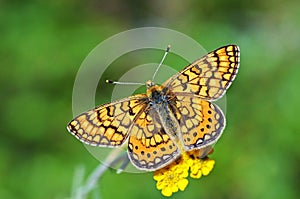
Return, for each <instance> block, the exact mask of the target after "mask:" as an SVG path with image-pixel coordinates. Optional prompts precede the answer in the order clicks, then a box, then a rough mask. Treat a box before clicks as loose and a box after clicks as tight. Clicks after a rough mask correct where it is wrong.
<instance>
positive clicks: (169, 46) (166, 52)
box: [152, 45, 171, 81]
mask: <svg viewBox="0 0 300 199" xmlns="http://www.w3.org/2000/svg"><path fill="white" fill-rule="evenodd" d="M170 48H171V45H168V46H167V49H166V51H165V54H164V56H163V58H162V59H161V61H160V63H159V65H158V66H157V68H156V71H155V72H154V74H153V77H152V81H153V80H154V77H155V76H156V73H157V71H158V70H159V68H160V66H161V65H162V63H163V62H164V60H165V58H166V56H167V54H168V52H169V51H170Z"/></svg>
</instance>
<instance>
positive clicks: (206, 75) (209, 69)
mask: <svg viewBox="0 0 300 199" xmlns="http://www.w3.org/2000/svg"><path fill="white" fill-rule="evenodd" d="M239 62H240V51H239V48H238V46H236V45H229V46H224V47H221V48H219V49H217V50H215V51H212V52H210V53H208V54H207V55H205V56H203V57H202V58H200V59H198V60H196V61H195V62H193V63H192V64H190V65H189V66H187V67H186V68H184V69H183V70H182V71H180V72H179V73H177V74H175V75H174V76H173V77H171V78H170V79H169V80H168V81H166V82H165V83H164V84H163V87H166V88H167V89H168V90H169V92H172V94H173V95H174V96H176V97H177V100H178V103H177V104H179V105H178V107H177V108H179V112H180V113H181V115H182V118H181V119H180V121H179V122H180V126H181V134H182V141H183V143H184V145H185V149H186V150H193V149H199V148H203V147H205V146H207V145H212V144H214V143H215V142H216V141H217V140H218V139H219V138H220V136H221V134H222V132H223V129H224V128H225V117H224V115H223V113H222V111H221V109H220V108H219V107H218V106H217V105H214V104H213V103H211V102H210V101H215V100H217V99H219V98H221V97H222V96H223V95H224V94H225V92H226V90H227V89H228V88H229V86H230V85H231V83H232V81H233V80H234V79H235V76H236V74H237V72H238V68H239Z"/></svg>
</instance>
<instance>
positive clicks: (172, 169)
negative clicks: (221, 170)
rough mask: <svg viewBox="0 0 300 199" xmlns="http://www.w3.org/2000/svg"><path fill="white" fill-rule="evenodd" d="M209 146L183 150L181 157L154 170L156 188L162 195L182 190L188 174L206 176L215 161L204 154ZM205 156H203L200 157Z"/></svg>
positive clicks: (194, 176) (196, 176)
mask: <svg viewBox="0 0 300 199" xmlns="http://www.w3.org/2000/svg"><path fill="white" fill-rule="evenodd" d="M209 152H211V148H210V149H209V150H208V151H207V149H200V150H194V151H189V152H185V153H184V154H182V156H181V158H180V159H179V160H177V161H175V162H173V163H172V164H170V165H168V166H167V167H164V168H162V169H159V170H157V171H155V172H154V176H153V179H154V180H156V181H157V183H156V188H157V189H158V190H161V193H162V195H164V196H171V195H172V194H173V193H175V192H177V191H178V190H180V191H184V190H185V188H186V187H187V185H188V179H187V177H188V175H189V172H190V177H192V178H200V177H201V176H202V175H203V176H207V175H208V174H209V173H210V172H211V170H212V169H213V167H214V164H215V161H214V160H212V159H209V158H208V157H207V156H206V155H207V154H208V153H209ZM202 156H205V157H204V158H201V157H202Z"/></svg>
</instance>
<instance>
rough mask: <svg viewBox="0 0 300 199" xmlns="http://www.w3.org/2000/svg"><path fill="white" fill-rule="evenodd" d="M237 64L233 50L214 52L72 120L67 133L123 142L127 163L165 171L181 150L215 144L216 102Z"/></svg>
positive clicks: (103, 143) (220, 122)
mask: <svg viewBox="0 0 300 199" xmlns="http://www.w3.org/2000/svg"><path fill="white" fill-rule="evenodd" d="M239 63H240V50H239V47H238V46H237V45H227V46H224V47H221V48H218V49H216V50H214V51H212V52H210V53H208V54H206V55H205V56H203V57H201V58H200V59H198V60H196V61H194V62H193V63H192V64H190V65H188V66H186V67H185V68H184V69H182V70H181V71H180V72H178V73H176V74H175V75H173V76H172V77H170V78H169V79H168V80H167V81H165V82H164V83H163V84H162V85H156V84H155V83H154V82H153V81H152V80H149V81H147V82H146V88H147V92H146V93H145V94H136V95H133V96H130V97H127V98H124V99H121V100H118V101H115V102H112V103H107V104H103V105H101V106H98V107H96V108H94V109H91V110H89V111H87V112H85V113H82V114H80V115H79V116H77V117H75V118H74V119H73V120H72V121H71V122H70V123H69V124H68V126H67V129H68V131H69V132H70V133H71V134H73V135H74V136H75V137H76V138H77V139H79V140H80V141H82V142H84V143H86V144H89V145H93V146H100V147H120V146H122V145H124V144H125V143H127V145H128V150H127V154H128V157H129V159H130V161H131V163H132V164H133V165H134V166H135V167H136V168H138V169H140V170H145V171H154V170H158V169H160V168H162V167H165V166H167V165H168V164H170V163H171V162H173V161H174V160H176V159H177V158H179V157H180V155H181V154H182V153H183V152H185V151H191V150H196V149H203V148H205V147H208V146H211V145H213V144H214V143H216V142H217V140H218V139H219V138H220V136H221V135H222V132H223V130H224V128H225V117H224V114H223V113H222V111H221V109H220V108H219V107H218V106H217V105H215V104H214V103H212V102H213V101H215V100H217V99H219V98H221V97H222V96H223V95H224V94H225V92H226V90H227V89H228V88H229V86H230V85H231V83H232V81H233V80H234V79H235V77H236V74H237V72H238V68H239Z"/></svg>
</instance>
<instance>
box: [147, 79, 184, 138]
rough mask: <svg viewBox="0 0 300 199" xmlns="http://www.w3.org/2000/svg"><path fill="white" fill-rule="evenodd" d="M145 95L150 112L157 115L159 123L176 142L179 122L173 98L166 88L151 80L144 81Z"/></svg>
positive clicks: (178, 133)
mask: <svg viewBox="0 0 300 199" xmlns="http://www.w3.org/2000/svg"><path fill="white" fill-rule="evenodd" d="M146 86H147V96H148V100H149V108H150V109H151V111H152V113H155V115H157V116H158V118H159V120H160V123H161V124H162V126H163V129H164V131H165V133H167V134H168V135H169V136H170V137H171V139H173V141H175V142H176V143H178V137H179V136H178V135H180V132H178V131H179V129H180V128H179V124H178V121H177V119H176V117H175V113H174V106H173V104H174V102H175V101H174V100H175V99H174V98H172V95H171V94H170V93H169V92H168V90H167V88H165V87H163V86H158V85H156V84H154V83H153V82H152V81H150V80H149V81H147V82H146Z"/></svg>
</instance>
